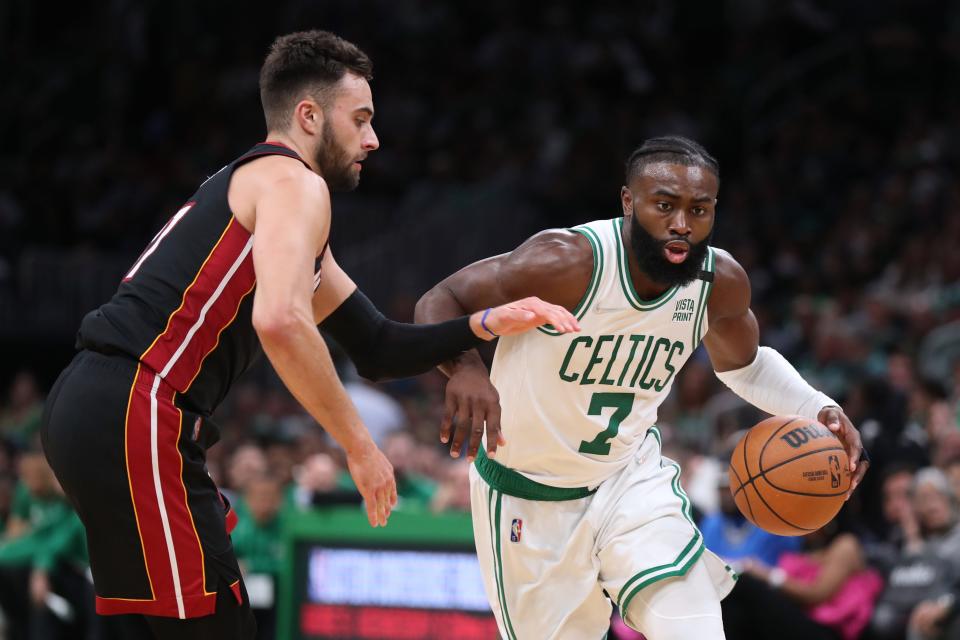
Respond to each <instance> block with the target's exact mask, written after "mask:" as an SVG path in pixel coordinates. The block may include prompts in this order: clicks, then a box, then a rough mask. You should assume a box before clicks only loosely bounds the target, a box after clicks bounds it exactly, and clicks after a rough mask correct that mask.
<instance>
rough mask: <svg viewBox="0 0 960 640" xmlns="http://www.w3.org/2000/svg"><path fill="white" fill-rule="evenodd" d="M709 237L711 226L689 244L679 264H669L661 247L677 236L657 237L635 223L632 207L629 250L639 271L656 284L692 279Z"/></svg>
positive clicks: (691, 280)
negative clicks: (685, 257)
mask: <svg viewBox="0 0 960 640" xmlns="http://www.w3.org/2000/svg"><path fill="white" fill-rule="evenodd" d="M712 237H713V230H712V229H711V230H710V235H708V236H707V237H706V238H704V239H703V240H702V241H700V242H698V243H696V244H693V243H690V251H689V253H687V259H686V260H684V261H683V262H681V263H680V264H673V263H672V262H670V261H669V260H667V259H666V257H664V255H663V252H664V247H665V246H666V244H667V243H668V242H672V241H673V240H678V239H679V238H671V239H670V240H657V239H656V238H654V237H653V236H652V235H650V234H649V233H647V230H646V229H644V228H643V226H642V225H641V224H640V223H638V222H637V218H636V210H634V218H633V221H632V224H631V225H630V248H631V249H633V255H634V257H635V258H636V259H637V264H638V265H639V266H640V271H642V272H643V273H645V274H646V275H647V276H648V277H649V278H650V279H651V280H653V281H654V282H656V283H657V284H662V285H664V286H666V287H672V286H674V285H680V286H684V285H688V284H690V283H691V282H693V281H694V280H695V279H696V277H697V274H698V273H700V269H701V268H703V259H704V258H706V257H707V249H708V248H709V246H710V238H712Z"/></svg>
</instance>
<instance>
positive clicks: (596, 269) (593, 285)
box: [537, 226, 604, 336]
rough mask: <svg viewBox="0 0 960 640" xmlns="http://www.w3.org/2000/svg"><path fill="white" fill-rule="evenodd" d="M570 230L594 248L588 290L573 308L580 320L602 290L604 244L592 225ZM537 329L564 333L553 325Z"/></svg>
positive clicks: (554, 333)
mask: <svg viewBox="0 0 960 640" xmlns="http://www.w3.org/2000/svg"><path fill="white" fill-rule="evenodd" d="M570 231H574V232H576V233H579V234H580V235H582V236H583V237H584V238H586V239H587V241H588V242H589V243H590V248H591V249H592V250H593V271H591V273H590V284H588V285H587V290H586V291H585V292H584V293H583V297H582V298H580V302H578V303H577V306H576V308H575V309H574V310H573V315H574V316H575V317H576V318H577V320H580V319H582V318H583V316H585V315H586V313H587V310H588V309H589V308H590V305H591V304H593V299H594V298H596V297H597V291H599V290H600V279H601V276H602V275H603V262H604V261H603V244H601V242H600V237H599V236H598V235H597V232H596V231H594V230H593V229H591V228H590V227H585V226H584V227H573V228H572V229H570ZM537 331H540V332H542V333H545V334H547V335H548V336H559V335H563V334H561V333H560V332H559V331H557V330H556V329H554V328H553V325H549V324H545V325H543V326H542V327H537Z"/></svg>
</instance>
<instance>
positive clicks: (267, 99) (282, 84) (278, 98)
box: [260, 30, 373, 130]
mask: <svg viewBox="0 0 960 640" xmlns="http://www.w3.org/2000/svg"><path fill="white" fill-rule="evenodd" d="M348 72H349V73H354V74H356V75H358V76H360V77H362V78H365V79H366V80H367V81H369V80H370V79H371V78H372V77H373V63H372V62H371V61H370V58H369V57H368V56H367V54H365V53H364V52H363V51H361V50H360V48H359V47H357V45H355V44H353V43H351V42H347V41H346V40H344V39H343V38H341V37H339V36H337V35H334V34H332V33H330V32H329V31H319V30H313V31H298V32H296V33H289V34H287V35H285V36H280V37H279V38H277V39H276V40H274V42H273V44H272V45H270V52H269V53H268V54H267V58H266V60H264V61H263V66H262V67H261V68H260V102H261V103H262V104H263V115H264V118H266V121H267V129H273V130H275V129H283V128H284V127H286V126H287V124H288V123H289V118H290V109H291V108H293V106H294V105H295V104H296V101H297V100H299V99H300V98H301V97H302V96H303V94H304V92H309V93H310V94H311V95H313V96H316V98H317V99H318V101H320V100H323V101H326V100H327V99H329V95H326V94H327V92H328V91H329V90H330V88H331V87H332V86H333V85H335V84H336V83H337V82H339V81H340V79H341V78H343V76H344V75H346V74H347V73H348ZM324 106H326V105H324Z"/></svg>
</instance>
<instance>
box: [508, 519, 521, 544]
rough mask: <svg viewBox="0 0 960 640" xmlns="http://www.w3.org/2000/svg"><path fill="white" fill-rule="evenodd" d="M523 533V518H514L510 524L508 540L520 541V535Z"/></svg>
mask: <svg viewBox="0 0 960 640" xmlns="http://www.w3.org/2000/svg"><path fill="white" fill-rule="evenodd" d="M522 533H523V520H521V519H520V518H514V519H513V523H511V524H510V542H520V535H521V534H522Z"/></svg>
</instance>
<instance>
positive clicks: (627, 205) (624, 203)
mask: <svg viewBox="0 0 960 640" xmlns="http://www.w3.org/2000/svg"><path fill="white" fill-rule="evenodd" d="M620 206H621V207H622V208H623V215H624V216H629V215H632V214H633V193H631V191H630V189H628V188H627V187H625V186H623V187H620Z"/></svg>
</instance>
